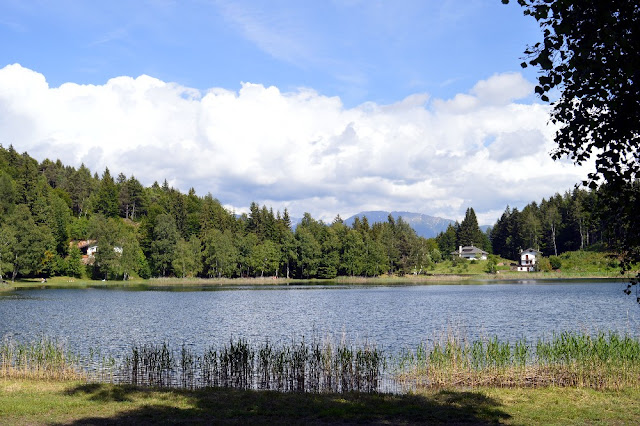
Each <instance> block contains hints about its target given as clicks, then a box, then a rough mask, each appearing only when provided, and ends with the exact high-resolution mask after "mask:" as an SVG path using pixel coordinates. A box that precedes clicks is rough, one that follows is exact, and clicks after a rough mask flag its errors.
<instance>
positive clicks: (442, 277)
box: [0, 271, 632, 292]
mask: <svg viewBox="0 0 640 426" xmlns="http://www.w3.org/2000/svg"><path fill="white" fill-rule="evenodd" d="M631 277H632V275H631V274H628V275H625V276H623V275H621V274H619V273H609V274H593V273H586V272H511V271H508V272H502V273H498V274H428V275H405V276H379V277H336V278H333V279H308V280H303V279H287V278H275V277H262V278H261V277H257V278H173V277H172V278H150V279H148V280H143V279H132V280H127V281H116V280H113V281H97V280H89V279H80V278H71V277H54V278H50V279H48V280H47V281H46V282H44V283H43V282H41V280H40V279H24V280H19V281H16V282H13V283H12V282H5V283H0V292H7V291H15V290H24V289H49V288H56V289H62V288H69V289H73V288H78V289H82V288H118V287H131V288H135V287H140V288H145V287H150V288H156V287H167V288H169V287H183V288H194V289H196V288H207V287H263V286H264V287H275V286H285V285H305V286H313V285H317V286H339V285H362V286H377V285H432V284H439V285H443V284H450V285H482V284H487V283H500V282H510V281H529V280H536V281H554V280H563V281H565V280H566V281H572V280H598V279H604V280H615V281H621V282H624V281H627V280H629V279H630V278H631Z"/></svg>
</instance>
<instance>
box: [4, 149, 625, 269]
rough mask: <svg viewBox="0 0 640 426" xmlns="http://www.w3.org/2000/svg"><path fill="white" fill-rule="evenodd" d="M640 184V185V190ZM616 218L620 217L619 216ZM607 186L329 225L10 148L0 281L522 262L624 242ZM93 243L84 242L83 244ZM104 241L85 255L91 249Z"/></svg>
mask: <svg viewBox="0 0 640 426" xmlns="http://www.w3.org/2000/svg"><path fill="white" fill-rule="evenodd" d="M637 187H638V185H635V186H634V188H633V190H634V191H636V193H638V188H637ZM613 216H615V215H613ZM618 222H619V221H616V218H615V217H612V214H611V212H608V211H607V206H606V205H602V203H599V196H598V191H589V190H585V189H574V190H573V191H572V192H567V193H565V194H564V195H560V194H556V195H554V196H553V197H551V198H549V199H548V200H542V201H541V202H540V203H539V204H538V203H536V202H532V203H530V204H528V205H527V206H525V207H524V208H523V209H522V211H519V210H518V209H516V208H513V209H511V208H509V207H507V208H506V210H505V212H504V214H503V215H502V217H501V218H500V219H499V220H498V221H497V223H496V224H495V225H494V226H493V227H492V228H491V229H489V230H488V231H487V232H486V233H484V232H482V231H481V230H480V228H479V227H478V222H477V219H476V215H475V212H474V210H473V208H471V207H470V208H468V209H467V211H466V214H465V218H464V220H463V221H462V222H460V223H455V224H454V225H451V226H449V228H448V229H447V231H446V232H443V233H441V234H440V235H438V236H437V237H436V238H430V239H425V238H422V237H420V236H418V235H417V234H416V233H415V231H414V230H413V229H412V228H411V227H410V226H409V224H408V223H406V222H405V221H403V220H402V218H399V219H398V220H394V219H393V217H391V216H389V218H388V220H387V221H386V222H382V223H372V224H371V223H369V222H368V220H367V219H366V217H365V218H363V219H362V220H358V219H357V220H356V221H355V222H354V223H353V225H352V226H350V227H349V226H347V225H345V224H344V223H343V221H342V219H341V218H340V216H336V218H335V219H334V220H333V221H332V222H331V223H324V222H323V221H320V220H316V219H314V218H313V217H311V215H310V214H308V213H305V214H304V216H303V218H302V220H301V221H300V223H299V224H298V225H297V226H296V227H295V229H293V228H292V223H291V218H290V216H289V213H288V211H287V210H286V209H285V210H284V211H283V212H279V211H277V212H275V213H274V211H273V209H271V208H267V207H266V206H262V207H260V206H259V205H257V204H256V203H252V204H251V206H250V209H249V213H248V214H240V215H237V214H235V213H234V212H231V211H228V210H226V209H225V208H224V207H223V206H222V205H221V203H220V202H219V201H218V200H217V199H216V198H214V196H213V195H211V194H206V195H204V196H199V195H197V194H196V193H195V190H194V189H190V190H189V191H188V193H186V194H184V193H181V192H180V191H179V190H176V189H175V188H172V187H169V185H168V184H167V181H166V180H165V181H164V182H163V184H158V183H157V182H155V183H154V184H153V185H151V186H149V187H144V186H143V185H142V184H141V183H140V182H139V181H138V180H137V179H136V178H135V177H134V176H130V177H127V176H125V175H123V174H122V173H120V174H118V175H117V176H116V177H115V178H114V177H113V176H112V175H111V172H110V171H109V169H108V168H107V169H105V170H104V171H103V172H102V175H101V176H99V175H98V174H97V173H95V172H94V173H92V172H91V171H90V170H89V169H88V168H87V167H85V166H84V165H81V166H80V167H79V168H78V169H76V168H74V167H71V166H66V165H64V164H62V163H61V161H60V160H57V161H55V162H53V161H51V160H48V159H46V160H44V161H42V162H41V163H39V162H38V161H37V160H35V159H34V158H32V157H30V156H29V155H28V154H27V153H26V152H25V153H22V154H19V153H18V152H17V151H15V149H14V148H13V146H9V147H8V148H4V147H2V146H1V145H0V279H3V280H7V279H11V280H15V279H17V278H28V277H50V276H56V275H64V276H71V277H88V278H92V279H105V280H113V279H124V280H126V279H128V278H130V277H140V278H150V277H170V276H173V277H179V278H185V277H208V278H220V277H225V278H235V277H265V276H275V277H286V278H299V279H310V278H324V279H330V278H335V277H337V276H366V277H372V276H379V275H383V274H390V275H405V274H421V273H427V272H428V271H429V269H430V268H433V265H434V264H436V263H439V262H442V261H445V260H448V259H450V258H451V256H450V253H451V252H452V251H454V250H455V249H456V248H457V247H458V246H459V245H471V244H474V245H476V246H477V247H480V248H482V249H484V250H485V251H487V252H489V253H495V254H497V255H500V256H502V257H504V258H507V259H516V258H517V254H518V251H519V250H520V249H524V248H528V247H533V248H537V249H540V250H542V252H543V253H544V254H545V255H557V254H560V253H563V252H565V251H569V250H579V249H587V248H592V249H601V250H606V249H610V248H611V247H614V246H615V244H614V243H615V241H616V238H617V237H618V236H619V235H618V234H619V232H620V229H619V227H620V226H621V224H620V223H618ZM83 244H84V245H83ZM87 245H94V246H96V247H97V250H96V252H95V253H94V254H93V255H91V256H87V254H86V253H83V251H82V247H85V251H86V246H87Z"/></svg>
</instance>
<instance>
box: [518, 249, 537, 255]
mask: <svg viewBox="0 0 640 426" xmlns="http://www.w3.org/2000/svg"><path fill="white" fill-rule="evenodd" d="M520 253H536V254H542V252H541V251H540V250H534V249H532V248H528V249H526V250H521V251H520Z"/></svg>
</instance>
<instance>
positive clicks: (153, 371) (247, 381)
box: [116, 339, 385, 392]
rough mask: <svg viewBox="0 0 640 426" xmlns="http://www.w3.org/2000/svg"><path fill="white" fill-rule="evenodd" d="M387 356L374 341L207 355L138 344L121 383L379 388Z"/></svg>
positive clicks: (243, 348) (229, 347)
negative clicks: (360, 344) (372, 342)
mask: <svg viewBox="0 0 640 426" xmlns="http://www.w3.org/2000/svg"><path fill="white" fill-rule="evenodd" d="M384 361H385V356H384V354H383V353H382V351H381V350H378V349H377V348H376V347H375V346H374V345H369V344H365V345H363V346H360V347H357V346H355V345H353V344H349V343H347V342H345V341H342V342H340V343H338V344H336V343H334V342H331V341H325V342H320V341H319V340H317V339H314V340H313V341H312V342H311V343H307V342H306V341H305V340H304V339H302V340H301V341H300V342H296V341H292V342H291V343H290V344H283V345H275V344H273V343H271V342H269V341H266V342H265V343H264V344H262V345H251V344H249V343H248V342H247V341H246V340H243V339H238V340H236V341H234V340H231V341H229V343H228V344H225V345H223V346H222V347H219V348H216V347H210V348H208V349H207V350H205V351H204V353H203V354H202V355H197V354H195V353H194V352H193V351H192V350H191V349H189V348H187V347H186V346H184V345H183V346H182V347H181V349H180V350H179V351H173V350H172V349H171V348H169V347H168V345H167V344H166V343H165V344H162V345H134V346H132V347H131V352H130V354H129V355H127V356H126V357H125V358H124V362H123V363H122V364H121V366H120V369H119V373H118V374H117V379H116V381H117V382H119V383H129V384H133V385H142V386H156V387H157V386H159V387H165V386H170V387H181V388H199V387H213V386H216V387H218V386H219V387H233V388H239V389H269V390H278V391H284V392H350V391H360V392H377V391H379V390H380V383H381V377H382V375H383V370H384Z"/></svg>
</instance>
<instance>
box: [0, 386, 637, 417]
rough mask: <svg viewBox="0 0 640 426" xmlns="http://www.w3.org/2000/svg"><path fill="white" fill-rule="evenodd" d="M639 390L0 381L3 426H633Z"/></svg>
mask: <svg viewBox="0 0 640 426" xmlns="http://www.w3.org/2000/svg"><path fill="white" fill-rule="evenodd" d="M639 422H640V390H638V389H626V390H623V391H594V390H591V389H576V388H539V389H533V388H527V389H524V388H483V389H468V390H465V389H449V390H426V391H421V392H418V393H415V394H411V395H378V394H356V393H353V394H346V395H343V394H301V393H277V392H259V391H241V390H233V389H206V390H195V391H187V390H151V389H140V388H134V387H131V386H116V385H109V384H87V383H83V382H60V381H40V380H15V379H0V423H1V424H78V425H80V424H82V425H86V424H98V425H106V424H172V423H173V424H175V423H195V424H198V423H207V424H211V423H216V424H219V423H225V424H247V423H249V424H327V423H328V424H336V423H338V424H353V423H360V424H432V423H436V424H443V423H457V424H460V423H467V424H468V423H471V424H490V423H494V424H495V423H502V424H519V425H522V424H563V425H565V424H638V423H639Z"/></svg>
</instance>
